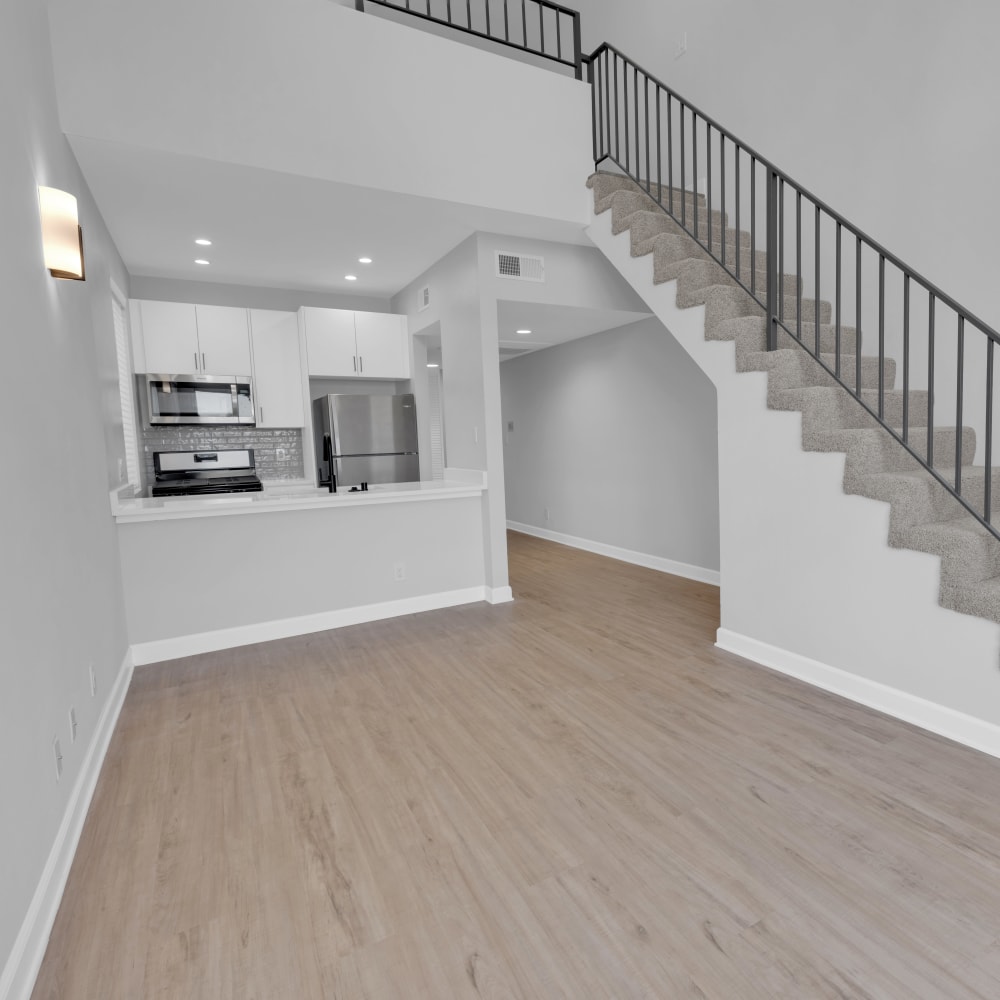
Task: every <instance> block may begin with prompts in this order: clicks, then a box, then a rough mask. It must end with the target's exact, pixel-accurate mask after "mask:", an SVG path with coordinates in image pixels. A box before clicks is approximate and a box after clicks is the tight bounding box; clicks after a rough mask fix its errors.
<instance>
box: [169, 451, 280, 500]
mask: <svg viewBox="0 0 1000 1000" xmlns="http://www.w3.org/2000/svg"><path fill="white" fill-rule="evenodd" d="M153 471H154V473H155V474H156V481H155V482H154V484H153V488H152V490H150V493H151V494H152V495H153V496H154V497H180V496H204V495H207V494H211V493H258V492H260V490H262V489H263V488H264V487H263V485H262V484H261V481H260V479H258V478H257V472H256V466H255V464H254V458H253V448H240V449H236V450H233V451H157V452H154V453H153Z"/></svg>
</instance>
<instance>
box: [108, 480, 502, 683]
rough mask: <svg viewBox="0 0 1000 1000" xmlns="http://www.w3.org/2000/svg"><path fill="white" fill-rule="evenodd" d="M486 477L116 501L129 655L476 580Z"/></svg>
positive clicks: (147, 658)
mask: <svg viewBox="0 0 1000 1000" xmlns="http://www.w3.org/2000/svg"><path fill="white" fill-rule="evenodd" d="M485 494H486V483H485V474H484V473H481V472H468V471H464V470H449V473H448V476H447V477H446V479H445V480H444V481H443V482H422V483H404V484H395V485H385V486H373V487H372V488H371V489H370V490H369V491H368V492H365V493H361V492H359V493H349V492H348V493H343V492H341V493H335V494H331V493H328V492H326V491H320V490H316V489H315V488H298V489H296V488H289V487H287V486H275V487H271V488H266V489H265V490H264V491H263V492H261V493H256V494H252V495H248V494H240V495H221V496H211V497H178V498H156V499H148V498H136V499H119V498H117V497H116V496H115V495H112V510H113V513H114V517H115V520H116V521H117V528H118V540H119V549H120V555H121V564H122V573H123V579H124V584H125V602H126V607H127V613H128V621H129V632H130V640H131V643H132V649H133V655H134V659H135V663H136V664H141V663H152V662H156V661H160V660H164V659H171V658H173V657H178V656H188V655H192V654H195V653H201V652H207V651H210V650H215V649H225V648H229V647H232V646H239V645H244V644H247V643H251V642H262V641H267V640H270V639H277V638H283V637H287V636H292V635H302V634H306V633H309V632H316V631H321V630H323V629H328V628H337V627H341V626H344V625H352V624H357V623H360V622H365V621H373V620H376V619H381V618H391V617H395V616H398V615H404V614H412V613H414V612H418V611H426V610H431V609H434V608H442V607H450V606H454V605H457V604H468V603H472V602H474V601H481V600H487V601H491V602H493V603H499V602H502V601H506V600H510V592H509V589H508V588H502V590H501V591H500V592H495V591H494V590H493V589H492V588H490V587H488V586H486V578H487V577H486V571H485V562H486V557H485V549H484V546H485V542H484V539H485V531H484V508H485Z"/></svg>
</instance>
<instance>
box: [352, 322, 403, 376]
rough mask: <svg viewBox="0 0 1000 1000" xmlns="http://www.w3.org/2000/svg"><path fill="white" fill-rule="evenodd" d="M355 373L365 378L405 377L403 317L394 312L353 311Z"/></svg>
mask: <svg viewBox="0 0 1000 1000" xmlns="http://www.w3.org/2000/svg"><path fill="white" fill-rule="evenodd" d="M354 331H355V335H356V337H357V343H358V374H359V375H362V376H364V377H365V378H409V377H410V349H409V348H410V345H409V343H408V342H407V338H406V317H405V316H397V315H396V314H395V313H369V312H356V313H355V314H354Z"/></svg>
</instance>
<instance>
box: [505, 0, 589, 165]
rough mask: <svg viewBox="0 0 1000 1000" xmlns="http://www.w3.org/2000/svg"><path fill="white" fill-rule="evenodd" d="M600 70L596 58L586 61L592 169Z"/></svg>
mask: <svg viewBox="0 0 1000 1000" xmlns="http://www.w3.org/2000/svg"><path fill="white" fill-rule="evenodd" d="M504 6H506V0H504ZM599 70H600V63H599V61H598V60H596V59H595V60H594V61H593V62H589V63H587V81H588V83H589V84H590V125H591V129H592V131H593V138H594V170H596V169H597V160H598V156H597V119H598V116H599V112H598V97H597V94H598V89H597V74H598V72H599Z"/></svg>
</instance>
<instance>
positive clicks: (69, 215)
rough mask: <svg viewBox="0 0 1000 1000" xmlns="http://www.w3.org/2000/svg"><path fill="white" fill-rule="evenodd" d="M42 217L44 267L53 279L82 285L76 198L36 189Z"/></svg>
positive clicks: (82, 272) (61, 192) (81, 231)
mask: <svg viewBox="0 0 1000 1000" xmlns="http://www.w3.org/2000/svg"><path fill="white" fill-rule="evenodd" d="M38 207H39V211H40V213H41V217H42V247H43V248H44V251H45V266H46V267H47V268H48V269H49V274H51V275H52V276H53V277H54V278H73V279H75V280H76V281H85V280H86V278H85V275H84V271H83V230H82V229H81V228H80V222H79V218H78V216H77V212H76V198H74V197H73V195H71V194H67V193H66V192H65V191H60V190H59V189H58V188H50V187H41V186H39V188H38Z"/></svg>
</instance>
